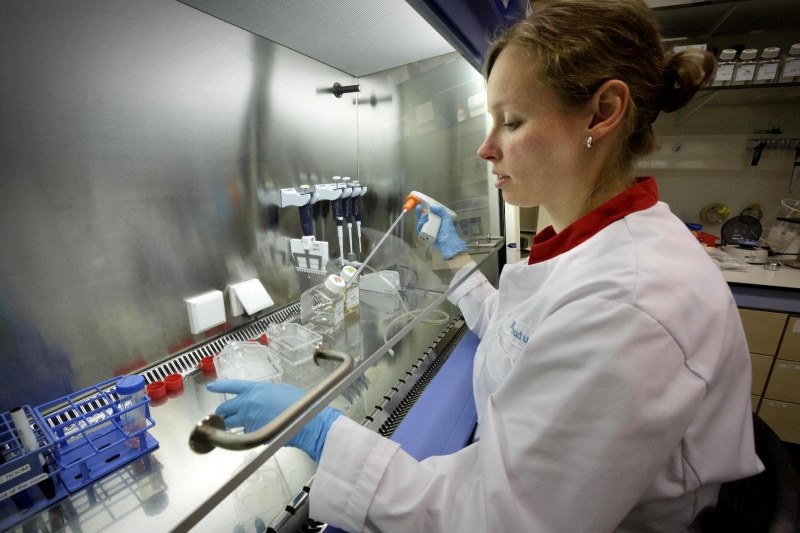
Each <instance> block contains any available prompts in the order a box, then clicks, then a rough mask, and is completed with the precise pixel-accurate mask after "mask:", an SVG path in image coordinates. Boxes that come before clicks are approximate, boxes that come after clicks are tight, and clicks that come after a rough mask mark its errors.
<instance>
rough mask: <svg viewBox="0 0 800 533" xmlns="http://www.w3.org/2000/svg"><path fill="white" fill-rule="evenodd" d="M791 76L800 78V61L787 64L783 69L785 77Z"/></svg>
mask: <svg viewBox="0 0 800 533" xmlns="http://www.w3.org/2000/svg"><path fill="white" fill-rule="evenodd" d="M790 76H800V59H798V60H795V61H787V62H786V66H785V67H784V68H783V77H784V78H788V77H790Z"/></svg>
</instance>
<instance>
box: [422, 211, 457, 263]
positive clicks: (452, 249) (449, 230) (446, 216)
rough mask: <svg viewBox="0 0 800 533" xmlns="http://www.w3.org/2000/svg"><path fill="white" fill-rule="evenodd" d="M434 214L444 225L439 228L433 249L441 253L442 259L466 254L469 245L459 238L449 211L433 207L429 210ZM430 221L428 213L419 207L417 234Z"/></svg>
mask: <svg viewBox="0 0 800 533" xmlns="http://www.w3.org/2000/svg"><path fill="white" fill-rule="evenodd" d="M428 210H429V211H431V212H432V213H434V214H436V215H439V216H440V217H441V218H442V225H441V226H440V227H439V234H438V235H437V236H436V242H434V243H433V245H432V246H433V247H434V248H436V249H437V250H439V252H441V254H442V257H444V258H445V259H450V258H451V257H453V256H454V255H456V254H458V253H461V252H466V251H467V245H466V244H464V241H462V240H461V237H459V236H458V232H457V231H456V227H455V226H454V225H453V218H452V217H451V216H450V213H448V212H447V209H445V208H444V206H441V205H432V206H430V207H429V208H428ZM427 221H428V213H423V212H422V206H420V205H418V206H417V234H419V232H420V231H422V226H424V225H425V223H426V222H427Z"/></svg>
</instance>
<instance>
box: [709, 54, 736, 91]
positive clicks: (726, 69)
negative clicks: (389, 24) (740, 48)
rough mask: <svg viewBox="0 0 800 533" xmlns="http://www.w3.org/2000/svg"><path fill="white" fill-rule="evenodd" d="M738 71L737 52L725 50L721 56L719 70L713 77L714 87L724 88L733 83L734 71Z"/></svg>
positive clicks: (712, 83)
mask: <svg viewBox="0 0 800 533" xmlns="http://www.w3.org/2000/svg"><path fill="white" fill-rule="evenodd" d="M735 69H736V50H733V49H732V48H729V49H726V50H723V51H722V52H720V54H719V61H718V62H717V70H715V71H714V76H712V81H711V86H712V87H724V86H726V85H730V84H731V83H732V82H733V71H734V70H735Z"/></svg>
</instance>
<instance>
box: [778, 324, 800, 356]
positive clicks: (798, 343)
mask: <svg viewBox="0 0 800 533" xmlns="http://www.w3.org/2000/svg"><path fill="white" fill-rule="evenodd" d="M778 357H780V358H781V359H788V360H790V361H800V317H797V316H790V317H789V322H788V323H787V324H786V330H785V331H784V333H783V340H782V341H781V348H780V350H778Z"/></svg>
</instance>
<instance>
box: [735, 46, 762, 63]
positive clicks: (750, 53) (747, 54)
mask: <svg viewBox="0 0 800 533" xmlns="http://www.w3.org/2000/svg"><path fill="white" fill-rule="evenodd" d="M757 55H758V50H756V49H755V48H748V49H747V50H742V55H741V56H739V59H742V60H744V61H748V60H750V59H755V58H756V56H757Z"/></svg>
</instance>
